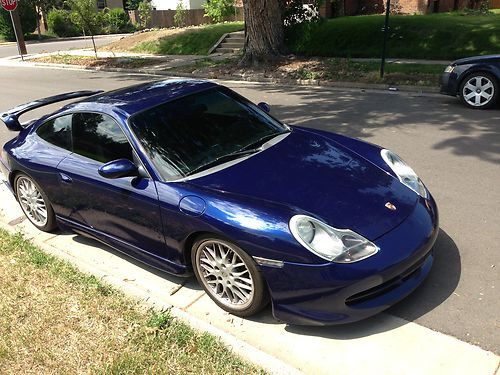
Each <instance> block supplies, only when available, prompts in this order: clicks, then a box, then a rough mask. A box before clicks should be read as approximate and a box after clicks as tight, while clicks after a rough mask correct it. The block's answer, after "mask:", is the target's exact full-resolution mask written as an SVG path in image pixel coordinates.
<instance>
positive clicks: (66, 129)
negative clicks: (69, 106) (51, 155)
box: [36, 115, 71, 150]
mask: <svg viewBox="0 0 500 375" xmlns="http://www.w3.org/2000/svg"><path fill="white" fill-rule="evenodd" d="M36 133H37V134H38V136H39V137H40V138H42V139H44V140H46V141H47V142H49V143H52V144H53V145H56V146H59V147H62V148H65V149H66V150H71V115H67V116H61V117H58V118H55V119H52V120H50V121H47V122H46V123H44V124H43V125H41V126H40V127H39V128H38V129H37V131H36Z"/></svg>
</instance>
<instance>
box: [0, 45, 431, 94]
mask: <svg viewBox="0 0 500 375" xmlns="http://www.w3.org/2000/svg"><path fill="white" fill-rule="evenodd" d="M58 54H64V55H68V54H69V55H73V56H95V54H94V51H93V50H92V49H86V50H72V51H61V52H51V53H43V54H33V55H26V56H25V57H24V59H25V61H21V58H20V57H19V56H11V57H8V58H1V59H0V66H12V67H25V68H30V67H31V68H49V69H50V68H51V69H71V70H97V71H107V72H120V73H127V74H148V75H153V76H166V77H170V78H180V77H185V78H195V79H197V78H199V79H214V78H216V79H218V80H225V81H245V82H253V83H273V84H276V83H278V84H282V85H294V86H297V85H298V86H322V87H332V88H349V89H353V88H355V89H361V90H390V91H403V92H412V93H418V94H437V93H439V87H437V86H436V87H434V86H411V85H392V84H386V83H359V82H347V81H346V82H343V81H328V80H319V79H290V78H284V79H280V78H265V77H264V78H262V77H256V76H253V75H249V76H245V77H243V76H234V75H224V76H221V75H218V76H217V77H213V76H207V75H204V74H198V73H186V72H179V71H176V70H175V68H178V67H182V66H186V65H192V64H193V63H195V62H196V61H197V60H204V59H207V58H210V59H212V60H224V59H226V58H227V55H226V54H212V55H210V56H209V57H208V56H202V55H162V56H158V55H151V54H144V53H132V52H107V51H98V52H97V54H98V57H123V58H127V57H129V58H133V57H139V58H148V59H155V60H157V61H158V63H155V64H152V65H149V66H144V67H141V68H135V69H127V68H109V67H84V66H78V65H68V64H53V63H43V62H33V61H30V60H31V59H34V58H38V57H45V56H51V55H58Z"/></svg>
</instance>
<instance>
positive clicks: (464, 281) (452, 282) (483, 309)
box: [0, 67, 500, 354]
mask: <svg viewBox="0 0 500 375" xmlns="http://www.w3.org/2000/svg"><path fill="white" fill-rule="evenodd" d="M151 79H155V78H154V77H144V76H133V75H126V74H120V73H105V72H90V71H69V70H53V69H40V68H38V69H36V68H4V67H0V81H1V82H2V100H1V101H0V111H3V110H5V109H7V108H9V107H11V106H14V105H17V104H20V103H23V102H26V101H29V100H32V99H35V98H40V97H44V96H49V95H53V94H56V93H60V92H66V91H71V90H81V89H105V90H108V89H113V88H117V87H122V86H126V85H130V84H133V83H137V82H142V81H144V80H151ZM227 84H228V85H229V86H230V87H232V88H233V89H235V90H236V91H237V92H239V93H241V94H243V95H245V96H247V97H249V98H250V99H251V100H253V101H254V102H259V101H266V102H268V103H270V104H271V107H272V113H273V114H274V115H275V116H277V117H278V118H280V119H282V120H284V121H285V122H287V123H289V124H294V125H301V126H306V127H313V128H320V129H324V130H330V131H336V132H339V133H342V134H346V135H349V136H353V137H358V138H361V139H363V140H366V141H369V142H373V143H378V144H381V145H384V146H385V147H387V148H391V149H393V150H394V151H396V152H397V153H399V154H400V155H401V156H402V157H403V158H404V159H405V160H406V161H407V162H408V163H409V164H410V165H411V166H412V167H413V168H414V169H415V170H416V172H417V173H418V174H419V175H420V176H421V178H422V179H423V181H424V182H425V183H426V185H427V186H428V188H429V189H430V190H431V192H432V193H433V195H434V197H435V198H436V201H437V203H438V206H439V208H440V215H441V217H440V223H441V234H440V236H439V238H438V241H437V244H436V248H435V250H436V262H435V265H434V267H433V270H432V272H431V275H430V277H429V278H428V280H427V281H426V282H425V283H424V284H423V285H422V286H421V287H420V288H419V289H418V290H417V291H416V292H415V293H414V294H413V295H411V296H410V297H409V298H407V299H406V300H404V301H403V302H401V303H400V304H398V305H397V306H395V307H393V308H391V309H390V310H389V311H388V312H389V314H392V315H394V316H397V317H400V318H403V319H404V320H406V321H410V322H416V323H418V324H420V325H423V326H425V327H429V328H431V329H433V330H436V331H438V332H443V333H446V334H449V335H452V336H455V337H457V338H459V339H461V340H464V341H467V342H469V343H473V344H477V345H479V346H481V347H482V348H484V349H487V350H490V351H493V352H495V353H497V354H498V353H500V334H499V327H500V321H499V314H498V311H500V299H499V298H498V288H500V285H499V280H500V272H499V269H500V262H499V255H498V244H499V243H500V230H499V219H500V189H499V188H498V186H500V110H498V109H495V110H490V111H476V110H470V109H467V108H464V107H463V106H461V105H460V104H459V103H458V101H457V100H455V99H454V98H451V97H443V96H439V95H422V96H421V95H416V94H407V93H406V94H405V93H394V92H381V91H370V90H359V89H356V90H354V89H353V90H349V89H331V88H315V87H290V86H279V85H265V84H264V85H257V84H249V83H240V82H230V83H227ZM37 113H40V111H38V112H37ZM34 115H35V113H30V114H29V115H28V116H29V117H31V116H34ZM29 117H28V118H29ZM11 136H12V133H9V132H8V131H6V130H5V129H4V128H1V129H0V143H3V142H5V141H6V140H7V139H8V138H9V137H11ZM267 314H269V312H267ZM290 329H291V330H294V329H299V328H293V327H291V328H290ZM337 329H338V328H335V327H331V328H325V329H324V330H323V331H322V333H321V334H322V335H327V336H328V335H331V336H332V337H335V332H336V330H337Z"/></svg>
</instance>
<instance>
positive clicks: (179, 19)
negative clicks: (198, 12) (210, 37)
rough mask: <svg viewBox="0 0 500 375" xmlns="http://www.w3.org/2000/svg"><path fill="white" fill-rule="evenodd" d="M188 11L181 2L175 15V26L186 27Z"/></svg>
mask: <svg viewBox="0 0 500 375" xmlns="http://www.w3.org/2000/svg"><path fill="white" fill-rule="evenodd" d="M187 17H188V10H187V9H185V8H184V2H183V1H182V0H179V1H178V2H177V7H176V8H175V14H174V25H175V26H177V27H183V26H186V22H187Z"/></svg>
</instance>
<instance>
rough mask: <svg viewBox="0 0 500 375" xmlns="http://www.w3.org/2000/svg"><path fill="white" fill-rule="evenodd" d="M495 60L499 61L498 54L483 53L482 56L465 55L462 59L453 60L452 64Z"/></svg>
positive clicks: (499, 56)
mask: <svg viewBox="0 0 500 375" xmlns="http://www.w3.org/2000/svg"><path fill="white" fill-rule="evenodd" d="M497 61H500V55H484V56H473V57H465V58H463V59H459V60H456V61H453V64H454V65H466V64H477V63H484V62H497Z"/></svg>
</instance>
